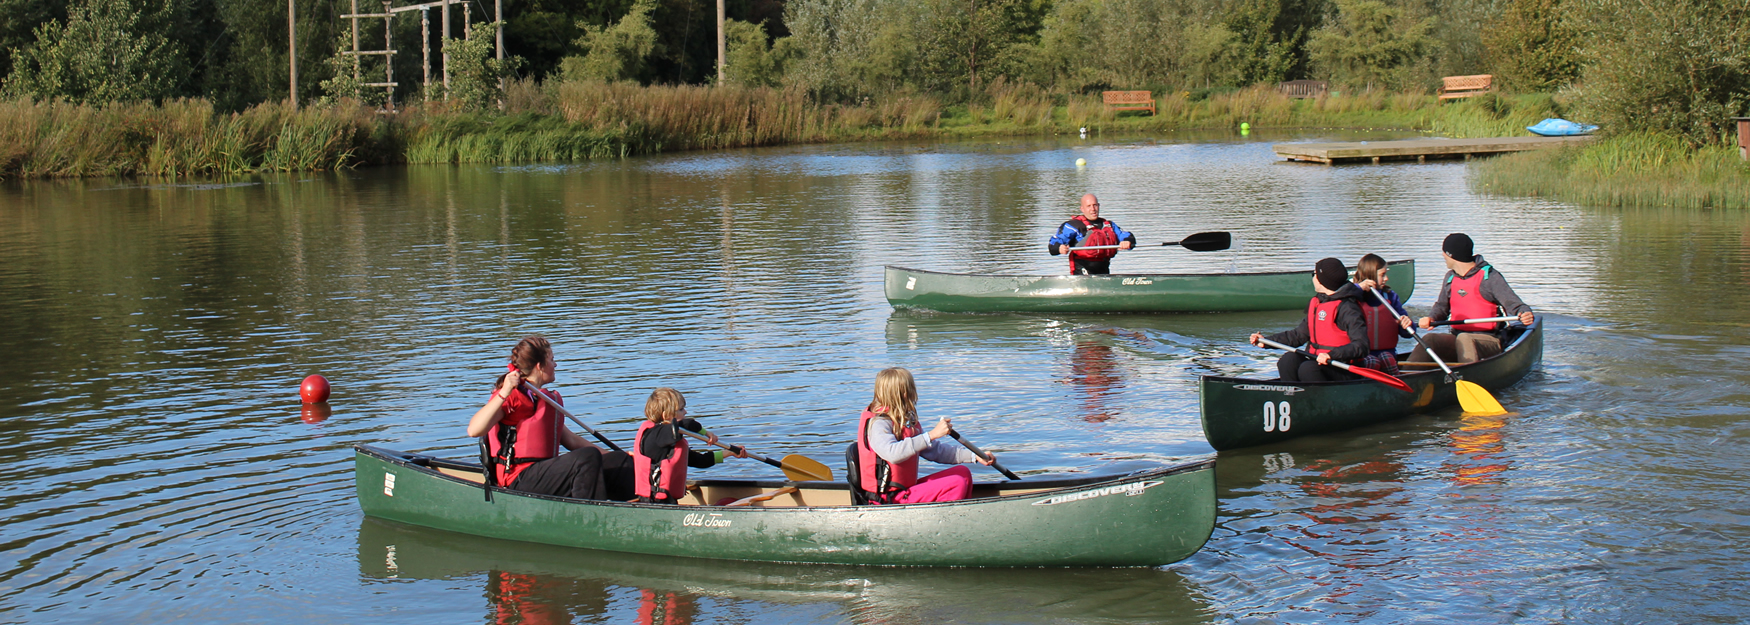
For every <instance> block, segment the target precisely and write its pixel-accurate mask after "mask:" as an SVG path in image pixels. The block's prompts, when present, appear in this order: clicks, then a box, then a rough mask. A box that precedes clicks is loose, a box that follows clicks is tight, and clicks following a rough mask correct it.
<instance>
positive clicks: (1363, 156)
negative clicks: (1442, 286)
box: [1270, 136, 1592, 165]
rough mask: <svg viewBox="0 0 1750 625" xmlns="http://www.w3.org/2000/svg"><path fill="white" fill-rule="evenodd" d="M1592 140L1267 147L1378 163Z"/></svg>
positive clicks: (1297, 155)
mask: <svg viewBox="0 0 1750 625" xmlns="http://www.w3.org/2000/svg"><path fill="white" fill-rule="evenodd" d="M1591 139H1592V137H1590V136H1581V137H1494V138H1488V139H1409V140H1406V141H1362V142H1359V143H1281V144H1277V145H1273V146H1270V149H1272V150H1275V151H1276V155H1277V156H1280V157H1282V158H1285V159H1288V160H1291V161H1304V162H1309V163H1324V164H1326V165H1333V164H1336V163H1356V162H1372V163H1379V162H1380V161H1406V160H1414V161H1416V162H1425V161H1427V160H1428V159H1431V158H1463V159H1465V160H1469V159H1470V157H1472V156H1490V155H1493V154H1505V153H1507V152H1523V151H1526V150H1541V149H1543V148H1553V147H1560V146H1564V145H1574V144H1577V143H1581V142H1584V141H1590V140H1591Z"/></svg>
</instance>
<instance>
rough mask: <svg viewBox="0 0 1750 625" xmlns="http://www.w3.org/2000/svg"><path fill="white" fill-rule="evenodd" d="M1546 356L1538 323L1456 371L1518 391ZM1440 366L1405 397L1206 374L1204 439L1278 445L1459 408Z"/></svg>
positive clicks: (1351, 386) (1356, 383)
mask: <svg viewBox="0 0 1750 625" xmlns="http://www.w3.org/2000/svg"><path fill="white" fill-rule="evenodd" d="M1542 359H1543V320H1542V319H1539V320H1537V322H1536V323H1534V324H1532V326H1531V327H1530V328H1528V329H1527V330H1526V331H1524V332H1522V333H1521V334H1520V335H1519V336H1518V337H1517V338H1515V339H1514V340H1513V341H1512V342H1511V343H1509V344H1508V346H1507V348H1506V349H1505V350H1503V351H1502V353H1501V354H1499V355H1497V356H1495V357H1494V358H1490V359H1488V360H1484V361H1480V362H1474V363H1470V364H1466V365H1460V366H1457V367H1453V370H1454V371H1456V372H1457V373H1458V374H1459V375H1460V376H1461V377H1462V378H1463V379H1465V380H1467V381H1470V382H1475V383H1477V384H1478V385H1480V386H1482V387H1483V388H1485V389H1488V390H1489V391H1491V392H1493V391H1498V390H1500V389H1504V388H1507V387H1509V386H1512V385H1513V384H1514V383H1516V382H1518V381H1519V379H1520V378H1523V377H1525V374H1526V373H1527V372H1529V371H1531V369H1532V368H1533V367H1535V366H1537V363H1538V362H1539V361H1541V360H1542ZM1445 376H1446V374H1445V373H1443V372H1442V371H1440V370H1439V369H1433V370H1429V371H1418V372H1416V373H1410V374H1406V375H1403V376H1400V377H1401V378H1402V379H1403V380H1404V383H1406V384H1409V385H1410V388H1411V389H1412V390H1413V391H1414V392H1412V393H1405V392H1403V391H1399V390H1396V389H1393V388H1391V387H1388V386H1386V385H1384V384H1380V383H1378V382H1373V381H1370V380H1351V381H1345V382H1316V383H1306V382H1281V381H1278V380H1261V379H1247V378H1229V377H1220V376H1203V378H1202V379H1201V381H1200V382H1199V385H1198V392H1199V396H1200V404H1201V412H1202V417H1203V435H1204V436H1205V437H1206V438H1208V439H1209V445H1210V446H1211V447H1214V448H1215V449H1216V450H1217V451H1226V450H1230V449H1240V448H1244V447H1254V446H1257V445H1268V444H1272V443H1280V442H1283V441H1287V440H1292V439H1296V438H1300V437H1303V436H1313V435H1316V434H1329V433H1332V432H1341V431H1343V430H1349V429H1353V428H1358V427H1363V426H1368V425H1373V424H1375V423H1381V422H1385V421H1390V420H1393V419H1398V418H1402V417H1405V416H1409V415H1412V414H1418V413H1423V412H1429V411H1433V410H1439V409H1442V408H1446V407H1448V406H1452V405H1454V404H1457V403H1458V394H1457V390H1456V388H1455V387H1454V386H1453V385H1451V384H1448V383H1447V382H1446V379H1445Z"/></svg>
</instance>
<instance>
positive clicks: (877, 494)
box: [857, 410, 924, 503]
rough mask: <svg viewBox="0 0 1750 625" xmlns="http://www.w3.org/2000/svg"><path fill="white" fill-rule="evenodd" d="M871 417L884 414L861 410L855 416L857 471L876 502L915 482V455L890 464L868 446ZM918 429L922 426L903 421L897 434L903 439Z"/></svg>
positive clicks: (915, 433)
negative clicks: (859, 414) (858, 416)
mask: <svg viewBox="0 0 1750 625" xmlns="http://www.w3.org/2000/svg"><path fill="white" fill-rule="evenodd" d="M875 418H881V419H886V418H887V415H880V414H875V413H873V412H869V411H867V410H864V411H863V417H862V418H860V419H858V420H857V473H858V477H859V478H861V483H862V485H863V490H866V491H869V492H871V493H874V497H872V499H873V500H874V501H875V502H876V503H892V502H893V497H894V496H895V495H898V494H899V493H901V492H904V491H905V489H908V488H911V487H912V486H914V485H916V484H917V483H918V458H917V456H912V457H911V459H910V460H907V461H905V462H901V463H898V464H891V463H888V462H887V461H886V460H883V459H882V458H881V455H880V454H877V453H875V449H874V448H873V447H870V446H869V420H870V419H875ZM922 433H924V431H923V428H920V427H918V425H917V424H916V423H907V424H906V426H905V429H903V430H901V431H900V432H898V437H899V438H902V439H905V438H911V437H913V436H917V435H919V434H922Z"/></svg>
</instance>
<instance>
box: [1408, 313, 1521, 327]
mask: <svg viewBox="0 0 1750 625" xmlns="http://www.w3.org/2000/svg"><path fill="white" fill-rule="evenodd" d="M1518 320H1519V315H1514V316H1511V317H1484V318H1482V319H1447V320H1445V321H1436V322H1433V323H1430V324H1428V325H1431V326H1455V325H1461V324H1466V323H1495V322H1497V321H1504V322H1513V321H1518Z"/></svg>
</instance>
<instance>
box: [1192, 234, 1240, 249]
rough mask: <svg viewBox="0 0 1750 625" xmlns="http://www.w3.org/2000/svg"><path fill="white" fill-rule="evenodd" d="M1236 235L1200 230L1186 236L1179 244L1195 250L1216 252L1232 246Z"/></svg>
mask: <svg viewBox="0 0 1750 625" xmlns="http://www.w3.org/2000/svg"><path fill="white" fill-rule="evenodd" d="M1233 242H1234V237H1233V235H1232V234H1229V233H1226V232H1199V233H1197V234H1193V235H1191V236H1188V237H1185V240H1183V241H1180V242H1179V245H1180V246H1181V247H1184V248H1185V249H1188V250H1191V251H1193V252H1214V251H1218V250H1225V249H1227V248H1228V247H1230V246H1232V245H1233Z"/></svg>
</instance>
